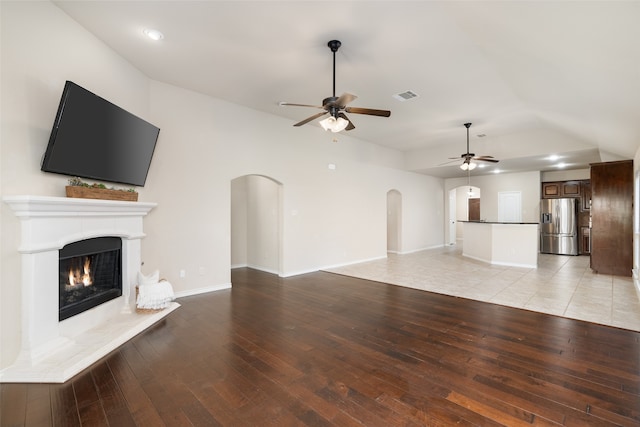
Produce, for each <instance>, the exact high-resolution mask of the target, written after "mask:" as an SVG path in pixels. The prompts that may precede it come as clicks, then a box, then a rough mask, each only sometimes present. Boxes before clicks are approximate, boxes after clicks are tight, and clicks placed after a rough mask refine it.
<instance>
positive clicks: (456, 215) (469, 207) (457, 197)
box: [447, 185, 481, 245]
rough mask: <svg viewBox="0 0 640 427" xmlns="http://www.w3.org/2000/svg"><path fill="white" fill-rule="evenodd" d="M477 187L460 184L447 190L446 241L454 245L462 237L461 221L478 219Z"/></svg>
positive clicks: (478, 196) (478, 191)
mask: <svg viewBox="0 0 640 427" xmlns="http://www.w3.org/2000/svg"><path fill="white" fill-rule="evenodd" d="M480 193H481V190H480V188H479V187H474V186H470V185H461V186H458V187H456V188H453V189H451V190H450V191H449V218H448V227H447V228H448V229H447V234H448V235H449V238H448V241H447V243H448V244H450V245H454V244H456V243H458V242H459V241H461V240H462V239H463V238H464V235H463V228H462V221H470V220H479V219H480Z"/></svg>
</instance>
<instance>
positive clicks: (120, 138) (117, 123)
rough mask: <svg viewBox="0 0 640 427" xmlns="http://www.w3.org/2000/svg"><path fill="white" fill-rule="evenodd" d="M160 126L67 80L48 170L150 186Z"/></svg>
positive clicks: (46, 164) (48, 155) (44, 167)
mask: <svg viewBox="0 0 640 427" xmlns="http://www.w3.org/2000/svg"><path fill="white" fill-rule="evenodd" d="M159 132H160V129H159V128H157V127H156V126H154V125H152V124H151V123H149V122H146V121H145V120H143V119H141V118H139V117H137V116H135V115H133V114H131V113H129V112H127V111H125V110H123V109H122V108H120V107H118V106H117V105H114V104H112V103H111V102H109V101H107V100H105V99H103V98H101V97H99V96H97V95H95V94H94V93H92V92H89V91H88V90H86V89H84V88H82V87H80V86H78V85H77V84H75V83H73V82H70V81H67V82H66V83H65V86H64V91H63V92H62V99H61V100H60V105H59V107H58V113H57V115H56V119H55V122H54V123H53V130H52V131H51V137H50V138H49V145H48V146H47V150H46V151H45V154H44V158H43V160H42V168H41V169H42V170H43V171H45V172H54V173H59V174H64V175H69V176H74V177H75V176H77V177H81V178H89V179H93V180H98V181H108V182H115V183H121V184H130V185H134V186H141V187H142V186H144V184H145V181H146V180H147V173H148V172H149V166H150V165H151V158H152V157H153V151H154V149H155V146H156V141H157V140H158V134H159Z"/></svg>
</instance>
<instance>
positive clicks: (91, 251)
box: [59, 237, 122, 320]
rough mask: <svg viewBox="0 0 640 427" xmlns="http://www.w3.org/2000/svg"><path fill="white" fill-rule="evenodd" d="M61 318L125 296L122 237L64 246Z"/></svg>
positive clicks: (104, 238) (62, 253)
mask: <svg viewBox="0 0 640 427" xmlns="http://www.w3.org/2000/svg"><path fill="white" fill-rule="evenodd" d="M59 254H60V267H59V273H60V274H59V275H60V280H59V282H60V305H59V320H64V319H68V318H69V317H71V316H75V315H76V314H79V313H82V312H83V311H86V310H89V309H91V308H93V307H96V306H98V305H100V304H103V303H105V302H107V301H110V300H112V299H114V298H118V297H119V296H121V295H122V239H120V238H119V237H97V238H93V239H87V240H81V241H79V242H74V243H70V244H68V245H66V246H65V247H63V248H62V249H60V252H59Z"/></svg>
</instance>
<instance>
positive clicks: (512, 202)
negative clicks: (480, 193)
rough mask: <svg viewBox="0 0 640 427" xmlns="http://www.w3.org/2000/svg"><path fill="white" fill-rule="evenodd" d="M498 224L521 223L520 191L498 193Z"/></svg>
mask: <svg viewBox="0 0 640 427" xmlns="http://www.w3.org/2000/svg"><path fill="white" fill-rule="evenodd" d="M498 222H522V194H521V193H520V191H500V192H499V193H498Z"/></svg>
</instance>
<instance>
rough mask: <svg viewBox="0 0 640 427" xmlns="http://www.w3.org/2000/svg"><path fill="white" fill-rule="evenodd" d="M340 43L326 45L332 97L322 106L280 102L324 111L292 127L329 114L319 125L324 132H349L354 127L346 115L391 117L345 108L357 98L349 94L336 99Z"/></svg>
mask: <svg viewBox="0 0 640 427" xmlns="http://www.w3.org/2000/svg"><path fill="white" fill-rule="evenodd" d="M341 45H342V43H340V41H339V40H331V41H330V42H329V43H327V46H329V49H331V52H333V96H330V97H329V98H325V99H324V100H322V105H308V104H294V103H291V102H280V105H281V106H287V105H290V106H294V107H312V108H319V109H321V110H324V111H322V112H320V113H317V114H314V115H313V116H311V117H307V118H306V119H304V120H302V121H301V122H298V123H296V124H294V126H302V125H304V124H306V123H309V122H310V121H312V120H315V119H317V118H319V117H322V116H324V115H325V114H329V117H327V118H326V119H324V120H321V121H320V125H321V126H322V128H323V129H324V130H330V131H332V132H340V131H341V130H344V129H346V130H351V129H355V126H354V125H353V123H352V122H351V120H349V118H348V117H347V116H346V114H345V112H346V113H353V114H367V115H369V116H380V117H389V116H390V115H391V111H388V110H374V109H371V108H359V107H347V104H348V103H350V102H351V101H353V100H354V99H356V98H357V96H355V95H352V94H350V93H343V94H342V95H340V97H336V52H337V51H338V49H339V48H340V46H341Z"/></svg>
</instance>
